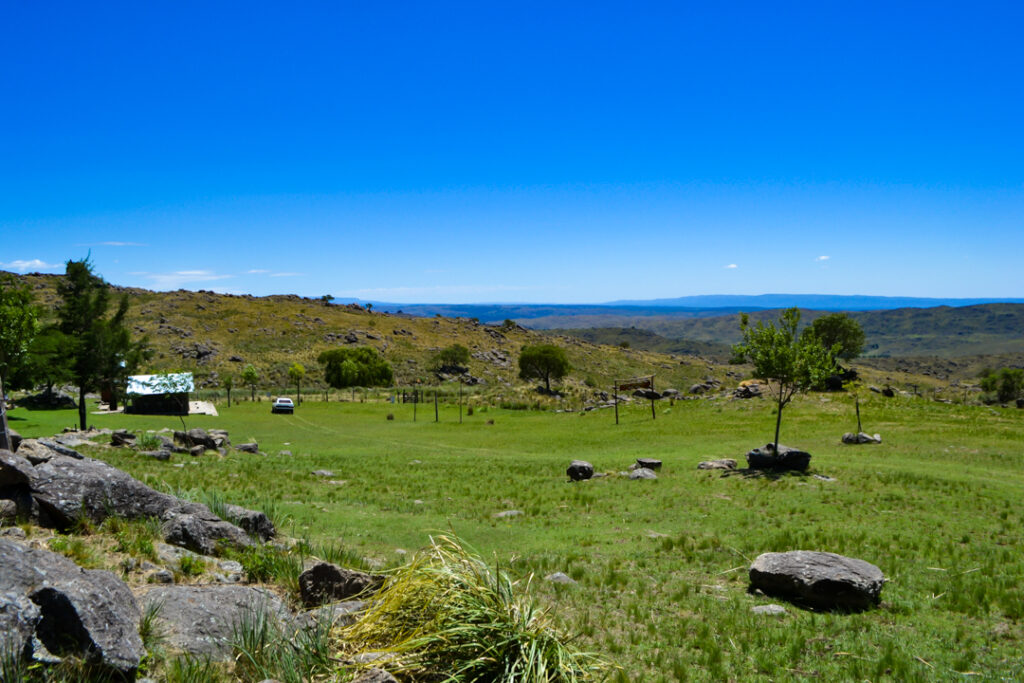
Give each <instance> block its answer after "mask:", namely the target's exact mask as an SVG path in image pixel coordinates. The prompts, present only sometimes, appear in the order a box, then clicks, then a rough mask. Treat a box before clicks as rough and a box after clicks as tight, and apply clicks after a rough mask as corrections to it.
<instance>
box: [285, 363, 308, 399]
mask: <svg viewBox="0 0 1024 683" xmlns="http://www.w3.org/2000/svg"><path fill="white" fill-rule="evenodd" d="M305 376H306V366H305V365H303V364H302V363H292V364H291V367H289V368H288V379H290V380H291V381H293V382H295V393H296V399H297V400H298V401H299V403H302V378H303V377H305Z"/></svg>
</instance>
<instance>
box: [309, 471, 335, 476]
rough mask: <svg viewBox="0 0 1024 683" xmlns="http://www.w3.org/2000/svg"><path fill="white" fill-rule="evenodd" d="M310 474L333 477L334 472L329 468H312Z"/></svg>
mask: <svg viewBox="0 0 1024 683" xmlns="http://www.w3.org/2000/svg"><path fill="white" fill-rule="evenodd" d="M310 474H312V475H313V476H314V477H333V476H334V472H332V471H330V470H313V471H312V472H311V473H310Z"/></svg>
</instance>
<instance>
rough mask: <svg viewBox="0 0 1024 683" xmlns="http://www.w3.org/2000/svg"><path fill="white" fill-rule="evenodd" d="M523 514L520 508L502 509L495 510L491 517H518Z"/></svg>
mask: <svg viewBox="0 0 1024 683" xmlns="http://www.w3.org/2000/svg"><path fill="white" fill-rule="evenodd" d="M521 514H523V511H522V510H503V511H502V512H495V513H494V514H493V515H491V516H492V517H494V518H495V519H506V518H508V517H518V516H519V515H521Z"/></svg>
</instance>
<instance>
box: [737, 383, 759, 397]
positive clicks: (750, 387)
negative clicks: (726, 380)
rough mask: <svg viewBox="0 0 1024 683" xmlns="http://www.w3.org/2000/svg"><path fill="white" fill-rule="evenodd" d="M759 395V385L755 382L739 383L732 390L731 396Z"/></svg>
mask: <svg viewBox="0 0 1024 683" xmlns="http://www.w3.org/2000/svg"><path fill="white" fill-rule="evenodd" d="M760 396H761V385H760V384H756V383H752V384H741V385H739V386H738V387H736V390H735V391H733V392H732V397H733V398H759V397H760Z"/></svg>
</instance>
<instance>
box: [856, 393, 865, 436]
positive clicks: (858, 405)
mask: <svg viewBox="0 0 1024 683" xmlns="http://www.w3.org/2000/svg"><path fill="white" fill-rule="evenodd" d="M854 405H855V406H856V407H857V433H858V434H860V433H861V432H863V431H864V430H863V429H861V428H860V399H859V398H855V399H854Z"/></svg>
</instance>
